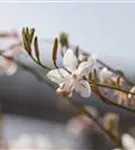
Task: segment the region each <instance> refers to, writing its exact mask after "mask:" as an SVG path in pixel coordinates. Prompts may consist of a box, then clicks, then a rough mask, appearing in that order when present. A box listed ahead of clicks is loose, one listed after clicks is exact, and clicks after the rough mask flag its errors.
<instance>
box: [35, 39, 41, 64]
mask: <svg viewBox="0 0 135 150" xmlns="http://www.w3.org/2000/svg"><path fill="white" fill-rule="evenodd" d="M34 48H35V54H36V57H37V60H38V61H39V62H40V56H39V55H40V54H39V47H38V38H37V36H36V37H35V39H34Z"/></svg>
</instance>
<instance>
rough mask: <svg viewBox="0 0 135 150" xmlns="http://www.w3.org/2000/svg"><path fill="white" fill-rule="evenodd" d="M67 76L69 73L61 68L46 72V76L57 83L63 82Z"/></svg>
mask: <svg viewBox="0 0 135 150" xmlns="http://www.w3.org/2000/svg"><path fill="white" fill-rule="evenodd" d="M67 76H69V73H68V72H67V71H66V70H64V69H61V68H60V69H54V70H51V71H49V72H48V73H47V77H48V78H49V79H50V80H52V81H53V82H55V83H57V84H60V83H61V82H63V81H64V80H65V78H66V77H67Z"/></svg>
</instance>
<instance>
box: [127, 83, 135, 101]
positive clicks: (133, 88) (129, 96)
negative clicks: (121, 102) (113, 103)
mask: <svg viewBox="0 0 135 150" xmlns="http://www.w3.org/2000/svg"><path fill="white" fill-rule="evenodd" d="M130 92H132V93H135V86H133V87H132V88H131V90H130ZM132 96H135V95H132V94H128V98H129V99H130V98H132Z"/></svg>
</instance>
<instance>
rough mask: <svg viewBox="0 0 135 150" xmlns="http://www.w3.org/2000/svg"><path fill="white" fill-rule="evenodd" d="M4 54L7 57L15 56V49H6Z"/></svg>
mask: <svg viewBox="0 0 135 150" xmlns="http://www.w3.org/2000/svg"><path fill="white" fill-rule="evenodd" d="M3 56H5V57H13V51H12V50H8V51H5V52H4V53H3Z"/></svg>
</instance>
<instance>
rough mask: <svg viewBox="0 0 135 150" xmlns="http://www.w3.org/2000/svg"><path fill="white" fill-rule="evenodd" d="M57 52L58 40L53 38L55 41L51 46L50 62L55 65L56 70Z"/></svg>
mask: <svg viewBox="0 0 135 150" xmlns="http://www.w3.org/2000/svg"><path fill="white" fill-rule="evenodd" d="M57 51H58V39H57V38H55V39H54V45H53V54H52V60H53V63H54V65H55V67H56V68H58V66H57V64H56V60H57Z"/></svg>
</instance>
